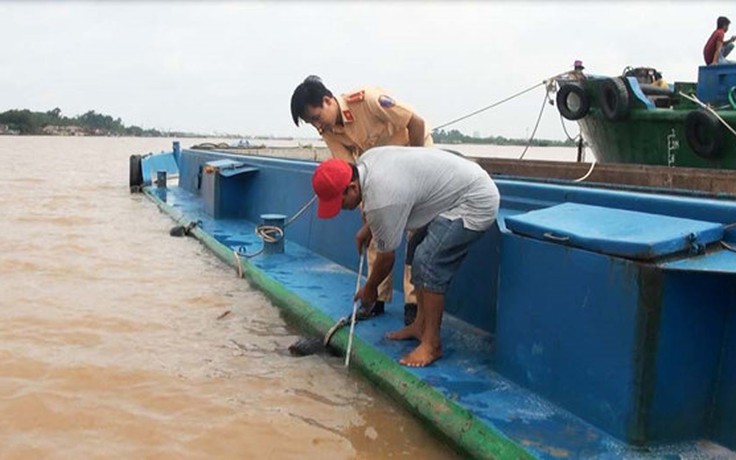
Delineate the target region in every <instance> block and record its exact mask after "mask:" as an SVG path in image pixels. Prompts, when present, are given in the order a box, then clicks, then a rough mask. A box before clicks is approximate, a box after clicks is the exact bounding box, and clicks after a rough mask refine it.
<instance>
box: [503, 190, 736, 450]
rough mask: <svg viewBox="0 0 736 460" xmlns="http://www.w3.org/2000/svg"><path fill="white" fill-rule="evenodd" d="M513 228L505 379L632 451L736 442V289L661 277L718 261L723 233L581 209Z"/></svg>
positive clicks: (516, 220) (712, 280) (711, 281)
mask: <svg viewBox="0 0 736 460" xmlns="http://www.w3.org/2000/svg"><path fill="white" fill-rule="evenodd" d="M505 224H506V227H507V228H508V229H509V230H510V233H505V234H504V235H503V241H502V251H501V257H502V260H501V264H500V266H501V270H500V273H499V292H498V304H497V318H496V322H497V329H496V343H495V356H494V359H495V361H496V365H497V367H496V368H497V370H498V371H499V372H500V373H501V374H503V375H504V376H506V377H509V378H510V379H512V380H514V381H515V382H517V383H519V384H521V385H523V386H525V387H528V388H531V389H532V390H533V391H535V392H537V393H539V394H541V395H543V396H545V397H547V398H549V399H550V400H551V401H552V402H554V403H556V404H559V405H560V406H562V407H564V408H565V409H567V410H569V411H571V412H572V413H574V414H575V415H577V416H579V417H581V418H583V419H585V420H587V421H588V422H590V423H593V424H594V425H596V426H598V427H599V428H602V429H603V430H604V431H607V432H608V433H611V434H612V435H614V436H616V437H618V438H620V439H622V440H625V441H626V442H629V443H632V444H638V445H651V444H656V443H661V442H671V441H683V440H692V439H698V438H699V437H701V436H704V435H705V434H706V433H708V432H716V433H718V436H719V439H720V440H722V442H724V443H726V444H728V443H733V442H734V437H736V433H734V428H733V426H732V425H729V424H730V423H732V422H733V420H734V417H733V416H731V415H730V414H728V413H723V414H721V413H718V414H716V417H714V413H713V411H714V409H715V407H725V408H728V409H733V408H734V407H736V404H730V403H727V402H725V401H727V400H729V398H734V396H735V395H734V391H736V388H735V387H736V381H735V380H736V379H735V378H734V377H728V375H729V374H728V372H729V371H734V366H731V365H724V364H723V363H724V360H727V359H729V358H730V359H732V356H733V355H734V353H735V351H734V350H736V345H733V341H728V340H727V335H728V329H729V328H730V327H733V323H734V320H733V317H734V313H733V312H730V311H729V310H730V309H731V308H730V307H729V306H730V305H733V304H734V296H735V295H736V294H734V291H735V290H734V289H733V287H732V285H733V278H732V277H731V276H727V275H724V274H717V273H715V274H714V273H710V272H703V273H698V272H692V271H687V272H685V271H682V270H669V269H668V268H666V266H662V265H666V264H667V263H669V262H673V261H677V260H689V259H699V258H706V257H711V256H712V255H713V254H717V253H718V252H717V251H718V250H719V249H718V248H719V246H718V245H717V243H718V242H719V241H720V240H721V238H722V237H723V233H724V230H723V225H722V224H720V223H714V222H706V221H699V220H692V219H685V218H679V217H673V216H665V215H658V214H650V213H645V212H636V211H629V210H623V209H615V208H603V207H598V206H589V205H584V204H577V203H565V204H561V205H558V206H552V207H549V208H545V209H540V210H536V211H531V212H528V213H525V214H517V215H514V216H509V217H506V218H505ZM706 248H708V250H707V251H706V252H705V253H704V254H703V250H704V249H706ZM694 306H697V307H696V308H694ZM724 344H732V345H731V347H730V348H725V347H724ZM734 372H736V371H734Z"/></svg>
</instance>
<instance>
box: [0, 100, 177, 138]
mask: <svg viewBox="0 0 736 460" xmlns="http://www.w3.org/2000/svg"><path fill="white" fill-rule="evenodd" d="M0 125H6V126H7V129H8V130H10V131H15V132H18V133H20V134H47V132H45V131H44V128H45V127H47V126H58V127H71V126H76V127H79V128H80V129H81V130H82V133H83V134H88V135H100V136H116V135H117V136H150V137H154V136H161V135H162V134H163V133H161V132H160V131H158V130H155V129H143V128H140V127H138V126H125V125H124V124H123V122H122V120H121V119H120V118H113V117H111V116H109V115H104V114H101V113H97V112H95V111H94V110H90V111H89V112H87V113H85V114H83V115H77V116H75V117H65V116H63V115H62V114H61V109H59V108H58V107H57V108H55V109H53V110H49V111H48V112H32V111H30V110H27V109H24V110H8V111H7V112H2V113H0Z"/></svg>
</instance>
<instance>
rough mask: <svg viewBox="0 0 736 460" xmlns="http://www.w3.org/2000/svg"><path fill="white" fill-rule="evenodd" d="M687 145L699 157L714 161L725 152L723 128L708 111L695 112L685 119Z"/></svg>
mask: <svg viewBox="0 0 736 460" xmlns="http://www.w3.org/2000/svg"><path fill="white" fill-rule="evenodd" d="M685 139H686V140H687V145H689V146H690V148H691V149H692V150H693V152H695V153H696V154H698V155H699V156H701V157H703V158H705V159H708V160H712V159H715V158H718V157H719V156H720V154H721V152H722V150H723V139H724V133H723V126H721V123H720V122H719V121H718V119H717V118H716V116H715V115H713V114H712V113H710V112H708V111H706V110H693V111H692V112H690V113H688V114H687V116H686V117H685Z"/></svg>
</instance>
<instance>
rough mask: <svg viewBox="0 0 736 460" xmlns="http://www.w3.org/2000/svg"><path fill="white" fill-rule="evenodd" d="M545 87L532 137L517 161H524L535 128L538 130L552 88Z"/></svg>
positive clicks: (532, 136)
mask: <svg viewBox="0 0 736 460" xmlns="http://www.w3.org/2000/svg"><path fill="white" fill-rule="evenodd" d="M550 81H551V80H550ZM545 87H546V89H547V91H546V92H545V93H544V99H543V100H542V107H541V108H540V109H539V115H537V122H536V123H535V124H534V129H533V130H532V135H531V136H530V137H529V140H528V141H527V143H526V147H524V151H523V152H521V156H520V157H519V160H523V159H524V155H526V151H527V150H529V146H530V145H532V140H533V139H534V135H535V134H536V133H537V128H539V122H540V121H542V114H543V113H544V109H545V107H547V101H548V100H549V93H550V91H551V90H552V88H550V85H549V84H547V85H546V86H545Z"/></svg>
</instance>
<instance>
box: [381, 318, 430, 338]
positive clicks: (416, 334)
mask: <svg viewBox="0 0 736 460" xmlns="http://www.w3.org/2000/svg"><path fill="white" fill-rule="evenodd" d="M421 336H422V331H421V330H420V328H419V326H417V324H416V322H414V323H412V324H410V325H409V326H406V327H405V328H403V329H399V330H398V331H393V332H389V333H388V334H386V338H387V339H389V340H410V339H416V340H419V339H420V337H421Z"/></svg>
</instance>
